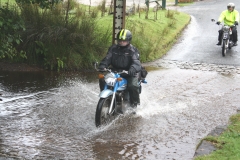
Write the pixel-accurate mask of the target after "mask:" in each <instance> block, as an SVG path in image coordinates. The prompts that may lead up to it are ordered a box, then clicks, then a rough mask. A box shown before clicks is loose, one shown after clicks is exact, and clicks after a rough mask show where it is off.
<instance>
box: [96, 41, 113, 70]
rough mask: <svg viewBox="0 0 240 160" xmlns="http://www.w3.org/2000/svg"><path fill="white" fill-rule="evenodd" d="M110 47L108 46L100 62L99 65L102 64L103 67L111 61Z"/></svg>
mask: <svg viewBox="0 0 240 160" xmlns="http://www.w3.org/2000/svg"><path fill="white" fill-rule="evenodd" d="M112 48H113V46H111V47H109V48H108V52H107V55H106V57H105V58H103V60H102V61H101V62H100V64H99V66H104V68H107V67H108V66H109V65H110V64H111V61H112Z"/></svg>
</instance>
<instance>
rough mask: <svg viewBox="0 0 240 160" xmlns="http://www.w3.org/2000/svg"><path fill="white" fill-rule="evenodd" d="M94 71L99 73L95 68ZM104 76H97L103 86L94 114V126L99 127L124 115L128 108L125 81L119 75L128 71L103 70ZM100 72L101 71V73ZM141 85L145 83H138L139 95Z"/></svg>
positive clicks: (141, 81)
mask: <svg viewBox="0 0 240 160" xmlns="http://www.w3.org/2000/svg"><path fill="white" fill-rule="evenodd" d="M95 69H96V70H97V71H100V70H98V69H97V67H96V63H95ZM104 71H105V72H108V73H107V74H106V75H104V74H99V78H100V79H101V78H104V81H105V82H106V83H105V86H104V90H102V91H101V92H100V94H99V97H100V99H99V101H98V104H97V108H96V114H95V125H96V127H99V126H101V125H104V124H107V123H109V122H111V121H112V120H113V119H115V118H116V116H118V115H119V114H124V113H125V112H126V110H127V106H129V94H128V91H127V80H126V79H125V78H123V77H122V76H121V75H123V74H125V75H127V74H128V71H124V70H123V71H121V72H116V71H112V70H111V69H106V70H104ZM101 72H102V71H101ZM141 83H147V82H146V81H145V79H141V80H140V81H139V93H140V92H141Z"/></svg>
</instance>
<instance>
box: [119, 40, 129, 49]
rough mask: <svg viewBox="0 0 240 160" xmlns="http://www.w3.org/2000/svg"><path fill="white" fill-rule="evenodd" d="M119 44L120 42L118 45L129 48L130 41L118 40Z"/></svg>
mask: <svg viewBox="0 0 240 160" xmlns="http://www.w3.org/2000/svg"><path fill="white" fill-rule="evenodd" d="M117 42H118V45H119V46H123V47H124V46H127V45H128V44H129V41H128V40H121V39H118V40H117Z"/></svg>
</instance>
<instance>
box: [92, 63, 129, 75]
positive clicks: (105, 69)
mask: <svg viewBox="0 0 240 160" xmlns="http://www.w3.org/2000/svg"><path fill="white" fill-rule="evenodd" d="M97 65H98V62H95V63H94V67H95V69H96V71H98V72H114V73H118V74H123V73H125V74H128V71H126V70H122V71H120V72H117V71H112V70H111V69H110V68H104V69H103V70H100V69H98V68H97Z"/></svg>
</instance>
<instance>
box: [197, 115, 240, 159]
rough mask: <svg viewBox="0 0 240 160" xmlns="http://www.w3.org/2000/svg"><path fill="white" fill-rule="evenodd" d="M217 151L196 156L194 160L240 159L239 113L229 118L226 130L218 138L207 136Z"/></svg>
mask: <svg viewBox="0 0 240 160" xmlns="http://www.w3.org/2000/svg"><path fill="white" fill-rule="evenodd" d="M204 140H206V141H209V142H211V143H212V144H213V145H214V146H216V147H217V148H218V149H217V150H216V151H214V152H212V153H211V154H209V155H204V156H198V157H196V158H195V159H194V160H239V159H240V113H238V114H236V115H233V116H231V117H230V125H229V126H228V128H227V130H226V131H225V132H223V133H222V134H221V135H220V136H218V137H213V136H207V137H206V138H204Z"/></svg>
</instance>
